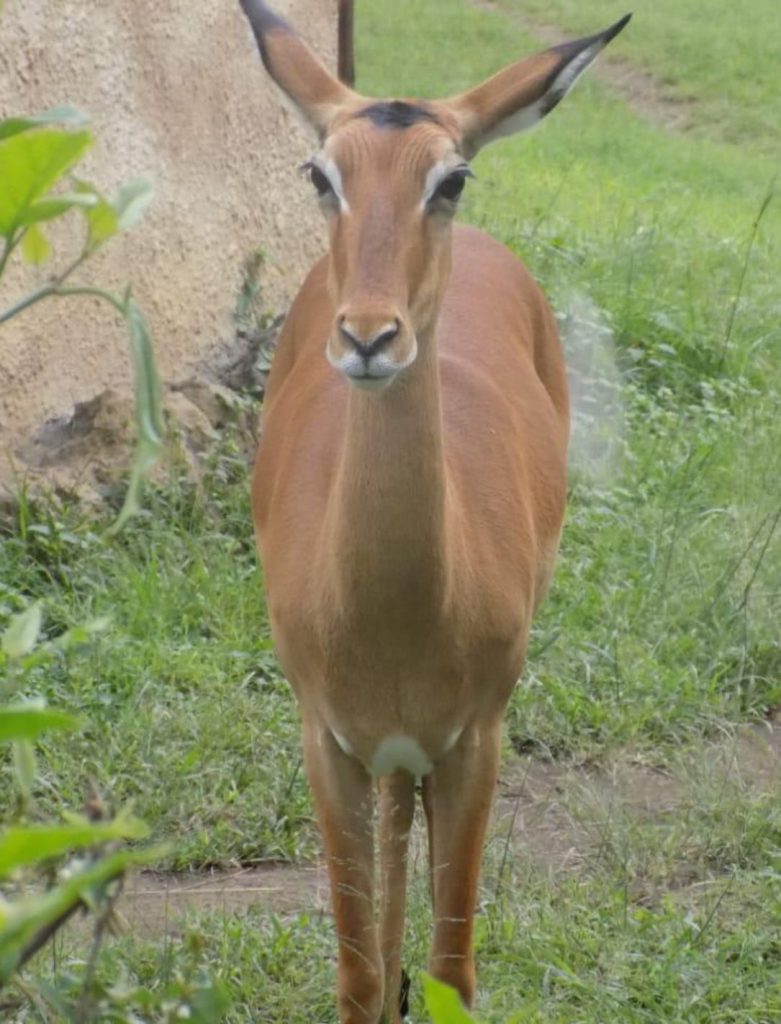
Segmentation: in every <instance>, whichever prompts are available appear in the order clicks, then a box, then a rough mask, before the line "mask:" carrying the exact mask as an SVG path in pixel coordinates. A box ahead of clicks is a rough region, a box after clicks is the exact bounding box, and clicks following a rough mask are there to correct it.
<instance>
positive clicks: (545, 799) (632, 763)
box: [120, 716, 781, 937]
mask: <svg viewBox="0 0 781 1024" xmlns="http://www.w3.org/2000/svg"><path fill="white" fill-rule="evenodd" d="M780 781H781V716H778V717H777V718H775V719H774V720H771V721H769V722H766V723H761V724H758V725H753V726H746V727H744V728H743V729H741V730H739V732H738V733H737V734H736V735H734V736H730V737H727V738H725V739H724V740H721V741H719V742H714V743H710V744H708V745H706V746H704V747H702V748H700V749H699V750H698V751H693V752H688V753H682V754H681V755H680V758H679V759H678V760H677V761H676V763H674V764H673V765H672V766H670V767H667V766H666V767H665V768H663V769H662V768H660V767H659V766H656V765H654V764H651V763H649V762H648V761H643V760H641V759H639V758H637V757H632V756H630V755H627V754H625V755H622V756H620V757H617V758H616V759H615V760H613V761H611V762H610V763H608V764H607V765H604V766H600V767H597V768H594V767H591V766H589V765H588V764H581V765H561V764H558V763H544V762H541V761H538V760H534V759H533V758H517V759H515V760H514V761H513V762H512V763H510V764H508V765H506V766H505V770H504V772H503V776H502V780H501V782H500V786H499V791H498V794H497V803H496V810H495V814H494V826H493V829H492V833H491V838H490V840H489V851H488V858H491V857H493V858H494V861H493V863H494V864H497V863H499V862H500V861H501V859H502V857H503V856H505V851H507V852H508V853H509V854H510V855H512V857H513V858H523V859H524V860H525V861H526V862H530V863H531V864H532V865H533V866H534V867H535V868H536V869H537V870H543V871H546V872H549V873H551V874H553V875H560V874H567V873H572V872H577V871H588V870H590V868H591V867H592V866H593V865H595V864H596V863H597V862H598V861H599V860H600V859H601V858H603V857H604V856H605V850H604V848H603V847H604V843H605V836H606V834H607V830H608V826H609V825H610V826H611V827H615V824H616V822H621V823H622V824H623V826H624V827H626V828H628V829H631V828H633V827H636V826H648V825H654V824H659V825H661V824H662V823H663V822H664V821H666V820H669V818H670V816H671V815H675V814H676V813H678V812H680V813H685V811H686V808H690V807H692V806H694V805H696V804H697V803H699V802H701V801H702V798H703V789H704V787H708V788H709V791H710V792H711V793H713V792H714V791H724V792H726V791H727V790H728V789H730V790H731V791H732V792H742V793H743V792H744V793H746V795H747V796H752V795H753V796H756V795H759V794H761V793H764V792H768V791H770V790H771V789H772V788H773V787H775V786H777V785H778V783H779V782H780ZM714 788H715V790H714ZM411 860H412V864H411V867H412V871H413V873H420V874H421V876H422V875H423V874H424V873H425V871H426V858H425V853H424V843H423V837H422V835H421V830H420V828H419V827H418V828H417V829H416V831H415V835H414V837H413V846H412V857H411ZM328 905H329V897H328V879H327V875H326V871H325V867H324V865H323V864H322V863H318V864H313V865H308V866H291V865H279V864H269V865H261V866H258V867H251V868H237V869H235V870H214V871H208V872H203V873H199V874H168V873H161V872H150V871H147V872H142V873H141V874H139V875H137V876H136V877H135V878H133V879H131V880H130V882H129V884H128V887H127V890H126V892H125V894H124V896H123V898H122V901H121V904H120V910H121V912H122V914H123V916H124V918H125V919H126V921H127V924H128V926H129V928H130V929H132V930H133V932H134V933H135V934H137V935H139V936H141V937H151V936H153V935H157V934H160V933H161V932H166V933H176V932H177V931H179V930H180V929H181V924H182V919H183V917H184V916H185V915H186V914H187V913H188V912H190V911H222V912H227V913H242V912H246V911H247V910H249V909H250V908H252V907H262V908H264V909H266V910H272V911H274V912H275V913H278V914H281V915H288V914H295V913H299V912H301V911H303V910H306V911H308V912H310V913H312V912H315V913H317V912H322V913H327V912H328Z"/></svg>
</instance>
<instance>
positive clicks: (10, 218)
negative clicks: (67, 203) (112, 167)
mask: <svg viewBox="0 0 781 1024" xmlns="http://www.w3.org/2000/svg"><path fill="white" fill-rule="evenodd" d="M91 142H92V136H91V135H90V133H89V132H65V131H56V130H53V129H51V130H50V129H43V130H41V131H36V132H20V133H17V134H16V135H11V136H10V137H8V138H5V139H3V140H2V141H0V235H3V236H5V237H6V238H10V237H11V236H12V235H13V233H14V232H15V231H16V229H17V228H18V226H19V225H20V224H21V222H22V219H23V218H24V217H25V215H26V214H27V211H28V209H29V208H30V206H31V205H32V204H33V203H34V202H35V201H36V200H37V199H40V198H41V197H42V196H43V195H45V193H46V192H48V191H49V189H50V188H51V187H52V185H53V184H54V183H55V182H56V181H57V180H58V179H59V178H60V177H62V175H63V174H64V173H65V171H67V170H68V168H70V167H72V166H73V165H74V164H75V163H76V162H77V161H78V160H80V159H81V157H82V156H83V155H84V153H85V152H86V150H87V148H88V147H89V145H90V144H91Z"/></svg>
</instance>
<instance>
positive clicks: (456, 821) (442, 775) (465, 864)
mask: <svg viewBox="0 0 781 1024" xmlns="http://www.w3.org/2000/svg"><path fill="white" fill-rule="evenodd" d="M500 736H501V722H499V721H497V722H491V723H488V724H486V723H476V724H474V725H472V726H469V727H468V728H467V729H466V730H465V731H464V733H463V735H462V736H461V738H460V739H459V741H458V743H457V744H456V745H455V747H454V748H453V749H452V750H451V751H450V752H449V753H448V754H447V755H446V757H445V758H444V759H443V760H442V761H439V762H438V763H437V765H436V767H435V768H434V771H433V772H432V773H431V774H430V775H429V776H427V777H426V779H424V783H425V788H426V790H427V792H426V801H425V802H426V805H427V809H428V814H427V819H428V825H429V831H430V842H429V849H430V850H431V854H432V875H433V887H434V942H433V946H432V949H431V959H430V970H431V973H432V974H433V975H434V977H435V978H439V980H440V981H444V982H446V983H447V984H448V985H452V986H453V987H454V988H455V989H456V990H457V991H458V992H459V993H460V995H461V998H462V999H463V1001H464V1004H465V1005H466V1006H467V1007H469V1006H471V1005H472V1001H473V999H474V994H475V966H474V952H473V950H472V930H473V923H474V914H475V905H476V902H477V884H478V880H479V877H480V862H481V859H482V855H483V845H484V842H485V833H486V829H487V827H488V819H489V817H490V814H491V803H492V800H493V795H494V789H495V787H496V777H497V773H498V768H499V743H500Z"/></svg>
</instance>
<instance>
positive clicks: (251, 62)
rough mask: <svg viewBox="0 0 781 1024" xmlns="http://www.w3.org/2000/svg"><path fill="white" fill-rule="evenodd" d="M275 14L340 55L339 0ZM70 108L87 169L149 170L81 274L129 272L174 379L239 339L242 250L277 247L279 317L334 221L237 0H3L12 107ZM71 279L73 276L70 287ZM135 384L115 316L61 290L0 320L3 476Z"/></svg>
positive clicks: (90, 172) (4, 84) (2, 86)
mask: <svg viewBox="0 0 781 1024" xmlns="http://www.w3.org/2000/svg"><path fill="white" fill-rule="evenodd" d="M276 8H277V10H278V11H279V12H280V13H281V14H282V15H283V16H285V17H287V18H288V19H289V20H290V21H291V23H292V24H294V25H296V26H297V27H298V28H299V29H300V30H301V32H302V34H303V35H305V36H306V38H307V39H308V40H309V41H310V42H311V43H312V44H313V45H314V46H315V48H316V49H317V50H318V51H319V52H320V53H321V55H322V56H323V57H324V58H326V59H327V61H328V63H329V66H331V67H333V66H334V56H335V44H336V0H278V2H277V3H276ZM66 102H67V103H71V104H74V105H75V106H77V107H79V108H81V109H82V110H84V111H85V112H86V113H88V114H89V116H90V122H91V127H92V129H93V131H94V134H95V136H96V139H97V144H96V146H95V148H94V149H93V150H92V151H91V152H90V154H89V155H88V157H87V158H86V160H85V162H84V164H83V165H81V166H80V169H79V173H80V175H81V176H83V177H85V178H87V179H88V180H90V181H91V182H92V183H93V184H95V185H96V186H97V187H98V188H100V189H101V190H102V191H104V192H106V193H107V194H113V193H114V191H115V190H116V188H117V186H118V185H120V184H121V183H122V182H124V181H127V180H129V179H131V178H133V177H137V176H139V175H142V174H147V175H149V176H150V177H151V178H152V179H153V181H154V183H155V189H156V195H155V200H154V202H153V204H152V205H151V207H149V209H148V211H147V213H146V215H145V217H144V219H143V220H142V221H141V222H140V223H139V224H138V225H137V226H136V227H135V228H134V229H133V230H132V231H131V232H130V233H129V234H128V235H126V236H123V237H119V238H117V239H114V240H112V241H111V242H110V243H109V244H108V245H107V247H106V249H105V250H104V252H103V253H101V254H99V256H98V257H97V258H96V259H95V260H94V262H93V263H91V264H90V265H89V266H88V267H87V268H86V269H85V272H84V273H83V274H80V275H79V278H78V280H79V281H81V282H85V283H94V284H99V285H101V286H102V287H105V288H109V289H120V288H122V287H123V286H124V284H125V283H126V282H132V284H133V287H134V291H135V294H136V296H137V298H138V300H139V302H140V304H141V306H142V307H143V309H144V310H145V312H146V313H147V315H148V317H149V320H150V323H151V327H152V332H153V337H154V342H155V347H156V351H157V356H158V362H159V365H160V369H161V371H162V374H163V377H164V378H166V379H169V380H181V379H182V378H185V377H187V376H188V374H189V373H190V372H191V371H192V369H193V368H194V367H196V366H198V365H199V364H202V363H203V361H204V360H205V359H208V358H209V356H210V354H212V353H214V352H215V349H216V348H217V347H218V346H219V345H220V344H223V345H224V344H226V343H227V342H228V341H229V339H230V338H231V336H232V333H233V328H232V323H231V312H232V309H233V306H234V302H235V299H236V295H237V293H238V290H239V287H240V282H241V266H242V262H243V260H244V259H245V258H246V257H247V256H248V254H250V253H251V252H252V251H253V250H254V249H255V248H257V247H261V248H262V249H263V250H264V251H265V253H266V254H267V262H266V269H265V270H264V272H263V275H262V280H263V283H264V296H265V304H266V305H267V306H268V307H269V308H271V309H275V310H278V309H280V308H282V307H284V305H285V304H286V303H287V302H288V301H289V299H290V298H291V297H292V295H293V294H294V293H295V290H296V287H297V284H298V283H299V282H300V280H301V278H302V276H303V273H304V271H305V269H306V267H307V266H308V264H309V263H310V262H311V261H312V260H313V259H314V258H315V257H316V256H317V255H318V254H319V253H320V252H321V251H322V249H323V246H324V232H323V230H322V227H321V225H320V218H319V216H318V215H317V211H316V209H315V206H314V203H313V202H312V201H311V197H310V195H309V190H308V187H307V184H306V182H303V181H302V180H301V178H300V176H299V175H298V174H297V173H296V170H297V167H298V166H299V165H300V163H301V162H302V161H303V160H305V159H306V157H307V156H308V155H309V154H310V153H311V150H312V148H313V145H314V140H313V137H312V136H311V135H310V134H309V132H308V130H307V129H306V128H305V127H304V126H303V125H302V124H300V123H299V122H298V120H297V118H296V116H295V115H294V114H293V113H291V112H290V111H289V110H288V109H287V108H285V107H284V106H283V105H282V104H281V103H280V102H279V96H278V94H277V93H276V91H275V89H274V87H273V86H272V85H271V84H270V82H269V81H268V79H267V78H266V76H265V72H264V71H263V68H262V65H261V63H260V60H259V57H258V54H257V50H256V47H255V43H254V40H253V39H252V37H251V34H250V30H249V27H248V25H247V24H246V22H245V20H244V17H243V15H242V14H241V12H240V10H239V5H238V0H165V2H164V3H160V0H6V3H5V7H4V9H3V13H2V14H0V114H1V115H3V116H7V115H10V114H25V113H33V112H37V111H40V110H43V109H45V108H47V107H50V106H54V105H56V104H61V103H66ZM69 216H72V217H73V222H72V223H71V224H70V225H69V226H67V227H66V225H64V224H63V225H62V230H58V231H56V232H55V233H54V234H53V235H52V238H53V241H54V242H55V249H56V253H57V255H56V257H55V261H54V263H53V264H47V265H46V267H45V268H44V269H43V270H31V269H30V268H25V267H21V266H20V265H19V264H20V260H14V261H13V262H14V267H13V272H12V273H7V274H6V275H5V278H4V279H3V281H2V283H0V308H5V307H6V306H7V305H9V304H10V303H11V301H12V300H13V299H15V298H17V297H18V296H19V295H20V294H23V293H24V292H25V291H26V290H28V289H29V287H31V286H33V285H34V284H36V283H37V282H39V281H40V280H41V279H42V278H44V277H45V275H46V274H47V273H50V272H51V267H57V266H62V265H63V264H64V262H65V260H67V259H68V256H69V254H70V253H74V252H75V251H77V245H78V242H77V234H76V231H75V226H76V224H77V215H76V214H75V213H72V214H69ZM74 283H75V282H74ZM129 383H130V367H129V359H128V347H127V341H126V337H125V333H124V329H123V327H122V325H121V324H118V323H117V322H116V319H115V317H114V315H113V313H112V311H111V310H110V309H108V308H106V307H104V306H102V305H100V304H99V303H97V302H95V301H93V300H90V299H83V298H73V299H60V300H50V301H47V302H43V303H41V304H40V305H39V306H37V307H35V308H34V309H30V310H29V311H28V312H26V313H25V314H22V315H21V316H19V317H17V318H16V319H15V320H13V321H10V322H9V323H8V324H6V325H3V326H2V327H0V481H2V480H3V479H6V480H7V479H8V464H9V459H8V454H9V452H10V453H13V452H14V451H15V450H16V451H18V449H19V445H20V442H21V441H22V439H24V438H25V437H28V436H29V435H30V433H31V431H33V429H34V428H35V427H36V426H38V425H39V424H41V423H42V422H43V421H44V420H46V419H47V418H50V417H53V416H59V415H63V414H67V413H68V412H69V411H70V410H71V409H72V407H73V405H74V403H76V402H79V401H84V400H88V399H90V398H92V397H93V396H94V395H96V394H97V393H99V392H100V391H102V390H103V389H105V388H107V387H110V388H113V389H116V390H118V391H119V392H120V393H122V391H123V390H125V391H126V390H127V388H128V386H129Z"/></svg>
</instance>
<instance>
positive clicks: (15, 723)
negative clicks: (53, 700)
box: [0, 703, 80, 742]
mask: <svg viewBox="0 0 781 1024" xmlns="http://www.w3.org/2000/svg"><path fill="white" fill-rule="evenodd" d="M79 724H80V723H79V720H78V719H77V718H74V717H73V715H67V714H65V712H64V711H53V710H51V709H49V708H47V707H41V706H40V705H36V704H32V703H30V704H19V705H16V706H13V707H4V708H0V742H4V741H5V742H7V741H8V740H35V739H37V738H38V737H39V736H40V735H41V733H44V732H48V731H49V730H50V729H65V730H73V729H78V728H79Z"/></svg>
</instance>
